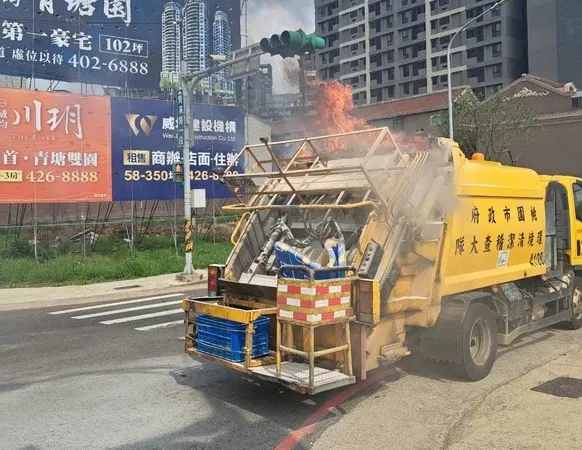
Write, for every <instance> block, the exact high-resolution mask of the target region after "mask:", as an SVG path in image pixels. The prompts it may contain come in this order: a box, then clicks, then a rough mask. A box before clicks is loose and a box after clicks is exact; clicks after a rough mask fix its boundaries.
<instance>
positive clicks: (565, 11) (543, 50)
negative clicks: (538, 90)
mask: <svg viewBox="0 0 582 450" xmlns="http://www.w3.org/2000/svg"><path fill="white" fill-rule="evenodd" d="M527 26H528V54H529V73H530V74H532V75H536V76H539V77H543V78H546V79H548V80H552V81H558V82H561V83H568V82H574V83H575V84H576V85H577V86H578V87H579V88H580V87H582V59H581V58H579V57H578V56H577V55H578V53H579V51H580V48H582V2H581V1H580V0H528V1H527Z"/></svg>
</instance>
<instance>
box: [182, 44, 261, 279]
mask: <svg viewBox="0 0 582 450" xmlns="http://www.w3.org/2000/svg"><path fill="white" fill-rule="evenodd" d="M263 54H264V52H258V53H253V54H250V55H246V56H242V57H240V58H237V59H232V60H230V61H227V62H225V63H222V64H219V65H217V66H215V67H211V68H209V69H206V70H201V71H200V72H195V73H192V74H191V73H189V72H188V66H187V63H186V62H185V61H182V64H181V67H180V69H181V73H180V84H181V86H182V92H183V94H184V147H183V148H182V160H183V163H184V255H185V265H184V272H182V276H183V277H192V276H193V275H194V266H193V265H192V252H193V250H194V241H193V232H194V230H195V229H196V223H195V222H193V218H192V191H191V189H190V149H191V148H192V147H193V146H194V135H193V129H192V124H193V120H194V117H193V113H192V93H193V92H194V89H196V87H197V86H198V83H200V81H202V80H203V79H204V78H207V77H208V76H209V75H212V74H213V73H216V72H219V71H221V70H222V69H226V68H228V67H230V66H233V65H235V64H239V63H242V62H245V61H249V60H251V59H253V58H257V57H260V56H261V55H263Z"/></svg>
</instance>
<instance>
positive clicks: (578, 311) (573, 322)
mask: <svg viewBox="0 0 582 450" xmlns="http://www.w3.org/2000/svg"><path fill="white" fill-rule="evenodd" d="M570 307H571V308H572V318H571V319H570V322H568V328H570V329H572V330H579V329H580V328H582V278H580V277H575V279H574V290H573V292H572V302H571V304H570Z"/></svg>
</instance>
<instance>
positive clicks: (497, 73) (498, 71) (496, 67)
mask: <svg viewBox="0 0 582 450" xmlns="http://www.w3.org/2000/svg"><path fill="white" fill-rule="evenodd" d="M492 67H493V78H501V76H502V75H501V64H494V65H493V66H492Z"/></svg>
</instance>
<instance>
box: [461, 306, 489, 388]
mask: <svg viewBox="0 0 582 450" xmlns="http://www.w3.org/2000/svg"><path fill="white" fill-rule="evenodd" d="M460 333H461V336H460V345H461V349H460V350H461V355H462V361H461V364H459V365H458V366H457V372H458V374H459V375H460V376H461V377H462V378H464V379H466V380H469V381H479V380H482V379H483V378H485V377H486V376H487V375H489V373H490V372H491V369H492V368H493V364H494V363H495V359H496V357H497V324H496V322H495V316H494V315H493V311H491V309H490V308H489V307H488V306H487V305H484V304H483V303H471V304H470V305H469V308H468V310H467V313H466V315H465V317H464V319H463V323H462V325H461V329H460Z"/></svg>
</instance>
